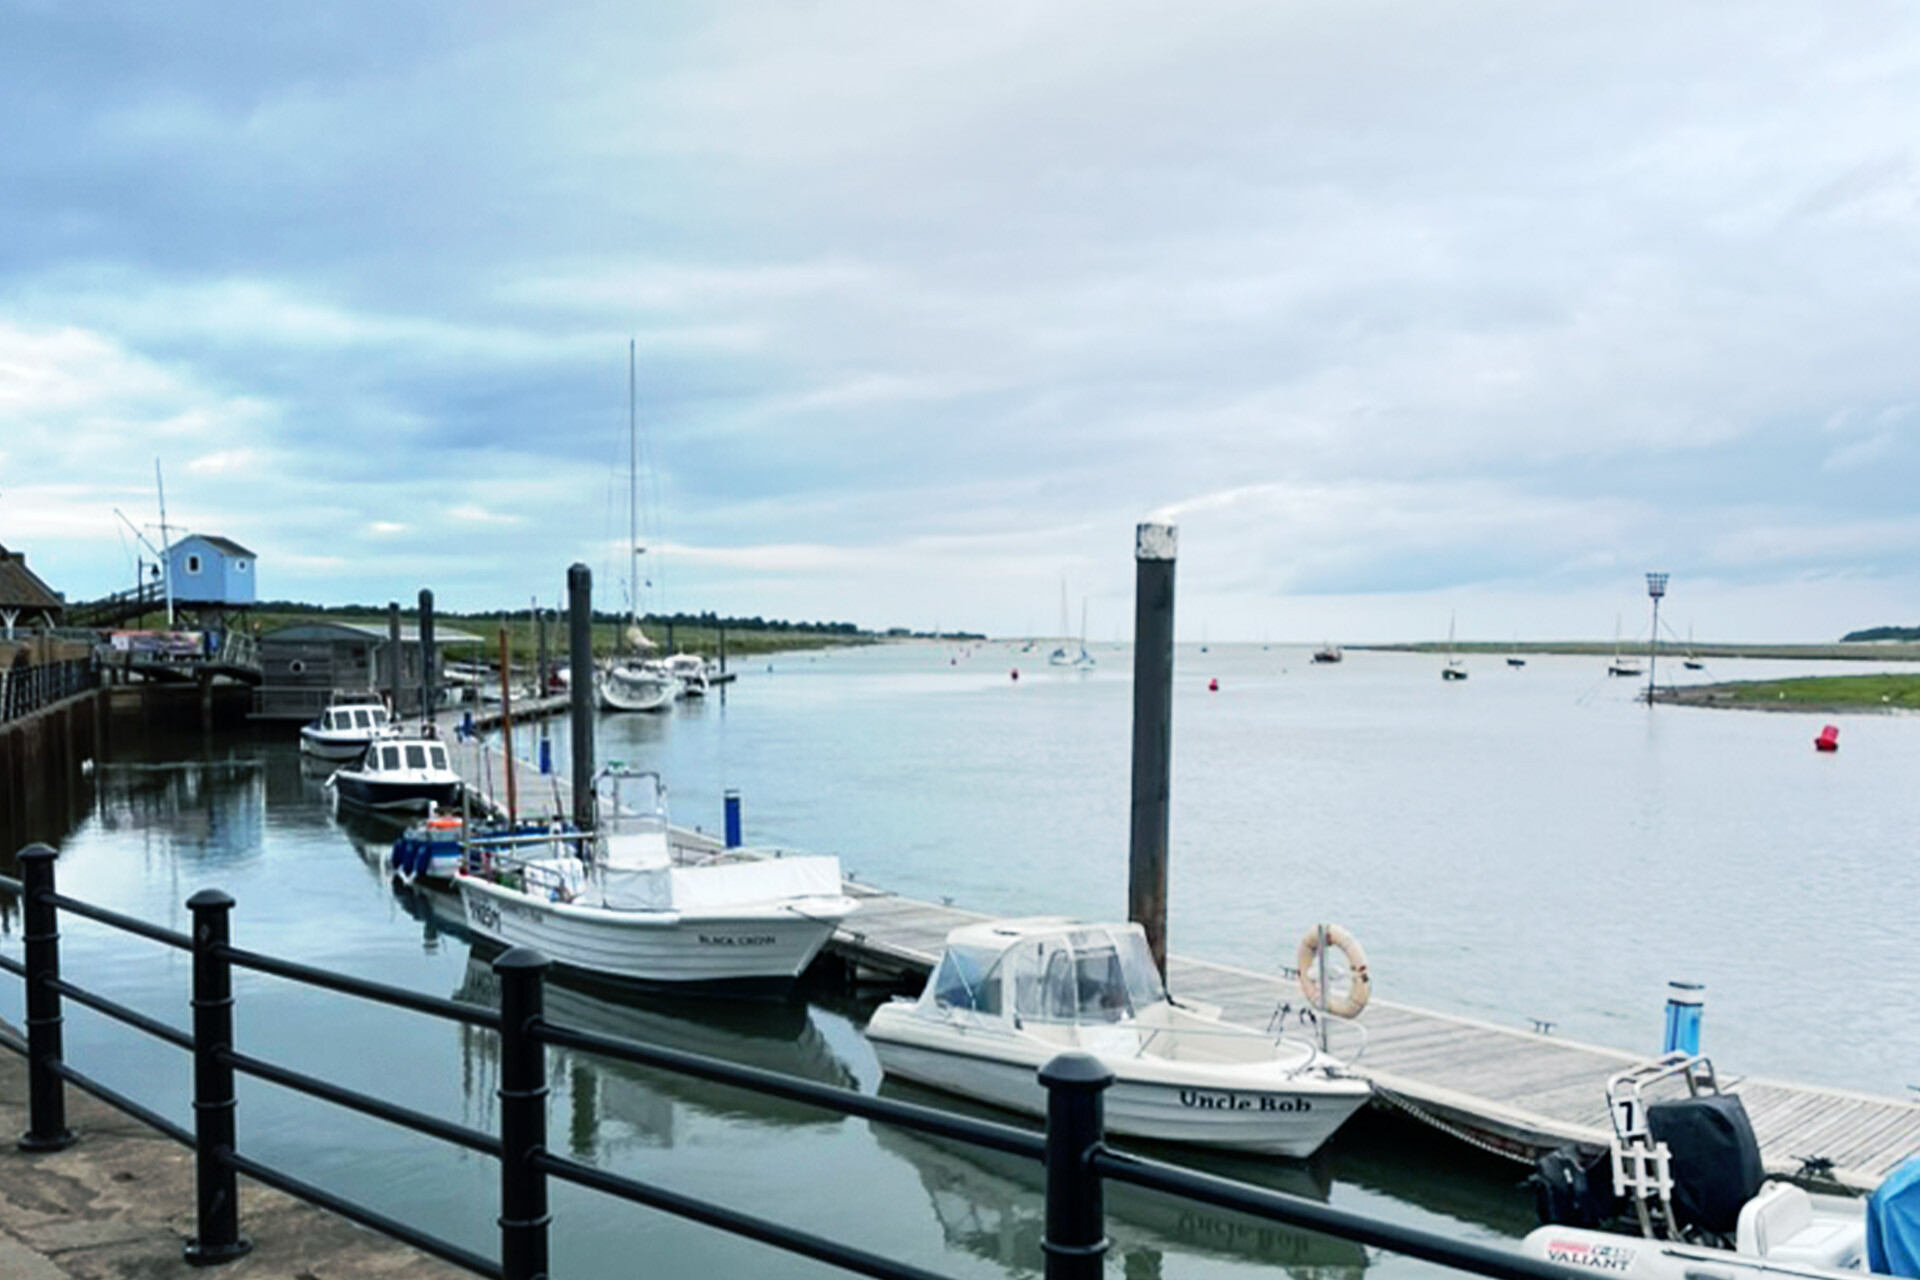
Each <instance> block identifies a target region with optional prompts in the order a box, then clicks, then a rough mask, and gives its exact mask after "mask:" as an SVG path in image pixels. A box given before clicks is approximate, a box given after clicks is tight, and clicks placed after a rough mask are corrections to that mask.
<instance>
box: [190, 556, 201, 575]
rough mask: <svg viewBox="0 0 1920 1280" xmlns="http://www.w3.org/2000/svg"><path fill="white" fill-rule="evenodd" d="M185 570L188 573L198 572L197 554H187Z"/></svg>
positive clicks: (198, 559)
mask: <svg viewBox="0 0 1920 1280" xmlns="http://www.w3.org/2000/svg"><path fill="white" fill-rule="evenodd" d="M187 572H188V573H198V572H200V557H199V556H188V557H187Z"/></svg>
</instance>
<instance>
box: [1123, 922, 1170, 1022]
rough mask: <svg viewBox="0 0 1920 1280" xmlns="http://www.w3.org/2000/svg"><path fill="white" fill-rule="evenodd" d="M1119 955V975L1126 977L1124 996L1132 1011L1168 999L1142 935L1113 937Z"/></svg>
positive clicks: (1151, 952)
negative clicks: (1126, 996) (1131, 1004)
mask: <svg viewBox="0 0 1920 1280" xmlns="http://www.w3.org/2000/svg"><path fill="white" fill-rule="evenodd" d="M1113 942H1114V947H1115V949H1116V950H1117V951H1118V952H1119V955H1120V972H1121V973H1122V974H1123V975H1124V976H1125V978H1126V983H1127V994H1128V995H1129V996H1130V997H1131V998H1132V1000H1133V1007H1134V1008H1136V1009H1141V1008H1144V1007H1146V1006H1147V1005H1150V1004H1158V1003H1160V1002H1161V1001H1162V1000H1165V999H1166V998H1167V988H1166V984H1165V983H1163V982H1161V981H1160V969H1159V966H1157V965H1155V964H1154V963H1153V949H1152V948H1151V947H1149V946H1148V945H1147V939H1146V936H1145V935H1144V934H1139V933H1133V932H1126V933H1117V934H1115V935H1113Z"/></svg>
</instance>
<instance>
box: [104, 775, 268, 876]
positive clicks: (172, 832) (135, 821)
mask: <svg viewBox="0 0 1920 1280" xmlns="http://www.w3.org/2000/svg"><path fill="white" fill-rule="evenodd" d="M94 786H95V790H96V792H97V795H98V799H97V802H96V805H95V810H94V821H95V823H96V824H97V826H98V827H99V829H100V830H101V831H103V832H105V833H107V834H109V835H113V834H117V833H123V832H124V833H130V834H131V833H137V834H138V835H139V836H140V837H141V838H142V839H144V840H147V841H156V840H157V841H158V842H160V843H164V844H165V845H166V846H167V847H168V849H169V851H170V852H172V853H174V854H176V855H177V856H179V857H181V858H183V859H185V860H187V861H189V862H192V863H196V864H199V865H203V866H218V865H222V864H235V863H242V862H249V861H252V860H254V859H255V858H258V857H259V856H260V845H261V841H262V838H263V836H264V834H265V830H266V823H265V816H266V775H265V770H264V768H263V765H262V762H261V761H260V760H258V759H252V758H246V757H235V758H231V759H224V760H188V761H178V762H172V763H156V762H149V761H138V760H126V761H114V762H102V763H101V764H100V765H99V766H98V768H97V770H96V772H95V775H94Z"/></svg>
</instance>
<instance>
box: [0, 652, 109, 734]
mask: <svg viewBox="0 0 1920 1280" xmlns="http://www.w3.org/2000/svg"><path fill="white" fill-rule="evenodd" d="M99 684H100V673H99V671H98V670H97V669H96V668H95V666H94V663H93V660H92V659H90V658H70V659H66V660H64V661H60V662H36V663H31V664H28V663H21V664H18V665H15V664H8V663H5V662H3V661H0V724H5V723H6V722H7V721H9V720H18V719H21V718H22V717H25V716H30V715H32V714H33V713H34V712H36V711H43V710H45V709H46V708H48V707H51V706H53V705H54V704H55V703H58V702H64V701H66V700H67V699H68V698H71V697H74V696H75V695H77V694H82V693H87V692H90V691H91V690H93V689H96V688H98V687H99Z"/></svg>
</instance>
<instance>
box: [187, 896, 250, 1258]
mask: <svg viewBox="0 0 1920 1280" xmlns="http://www.w3.org/2000/svg"><path fill="white" fill-rule="evenodd" d="M187 909H188V910H190V911H192V912H193V1157H194V1165H193V1170H194V1171H193V1180H194V1191H195V1201H196V1206H197V1207H196V1216H195V1222H194V1225H195V1227H196V1229H197V1230H198V1232H199V1234H197V1235H196V1236H194V1238H193V1239H191V1240H189V1241H187V1245H186V1248H185V1250H183V1255H184V1256H185V1258H186V1260H187V1262H188V1263H189V1264H190V1265H192V1266H196V1267H210V1266H217V1265H218V1264H220V1263H223V1262H231V1261H233V1260H234V1259H235V1258H238V1257H240V1256H242V1255H244V1254H247V1253H251V1252H252V1251H253V1241H251V1240H249V1239H247V1238H246V1237H245V1236H243V1235H241V1234H240V1192H239V1178H238V1177H237V1175H235V1173H234V1171H233V1165H232V1164H231V1163H230V1162H229V1157H230V1156H232V1155H233V1153H234V1150H235V1147H234V1117H233V1113H234V1107H235V1101H234V1096H233V1064H232V1063H230V1062H228V1061H227V1055H228V1054H229V1053H231V1052H232V1051H233V966H232V964H231V963H230V962H229V961H228V959H227V943H228V940H229V933H228V929H229V925H230V921H229V918H228V913H229V912H231V911H232V910H233V899H232V897H230V896H229V895H227V894H225V893H223V892H221V891H220V890H218V889H202V890H201V891H200V892H198V893H196V894H194V895H193V896H192V897H191V898H188V899H187Z"/></svg>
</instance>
